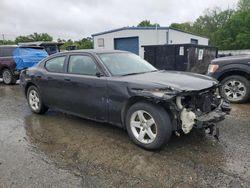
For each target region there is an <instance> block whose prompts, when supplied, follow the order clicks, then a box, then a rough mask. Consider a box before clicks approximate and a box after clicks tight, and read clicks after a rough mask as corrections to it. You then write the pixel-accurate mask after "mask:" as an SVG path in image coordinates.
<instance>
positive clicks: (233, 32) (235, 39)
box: [214, 11, 250, 50]
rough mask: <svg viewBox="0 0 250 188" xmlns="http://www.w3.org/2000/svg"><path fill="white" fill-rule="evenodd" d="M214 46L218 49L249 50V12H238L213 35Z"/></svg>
mask: <svg viewBox="0 0 250 188" xmlns="http://www.w3.org/2000/svg"><path fill="white" fill-rule="evenodd" d="M214 39H215V44H216V46H218V47H219V48H220V49H223V50H228V49H249V48H250V11H240V12H237V13H235V14H234V16H233V17H232V18H231V19H230V20H229V21H228V22H227V23H226V24H225V25H224V26H223V27H222V28H221V29H220V30H218V31H217V32H216V33H215V34H214Z"/></svg>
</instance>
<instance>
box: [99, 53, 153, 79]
mask: <svg viewBox="0 0 250 188" xmlns="http://www.w3.org/2000/svg"><path fill="white" fill-rule="evenodd" d="M99 57H100V59H101V60H102V62H103V63H104V65H105V66H106V67H107V69H108V70H109V71H110V73H111V74H112V75H113V76H125V75H129V74H140V73H146V72H152V71H156V70H157V69H156V68H155V67H153V66H152V65H151V64H149V63H148V62H147V61H145V60H143V59H142V58H140V57H139V56H137V55H135V54H132V53H103V54H99Z"/></svg>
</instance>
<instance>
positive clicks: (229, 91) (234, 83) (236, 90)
mask: <svg viewBox="0 0 250 188" xmlns="http://www.w3.org/2000/svg"><path fill="white" fill-rule="evenodd" d="M222 89H223V92H224V94H225V96H226V97H227V99H228V100H230V101H240V100H242V99H243V98H244V97H245V95H246V90H247V88H246V86H245V85H244V83H242V82H240V81H239V80H228V81H227V82H226V83H225V84H224V85H223V86H222Z"/></svg>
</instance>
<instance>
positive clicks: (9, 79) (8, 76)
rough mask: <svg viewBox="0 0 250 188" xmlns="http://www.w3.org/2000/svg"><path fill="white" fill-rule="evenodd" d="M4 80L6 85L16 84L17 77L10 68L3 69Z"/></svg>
mask: <svg viewBox="0 0 250 188" xmlns="http://www.w3.org/2000/svg"><path fill="white" fill-rule="evenodd" d="M2 77H3V82H4V83H5V84H6V85H11V84H16V77H15V75H13V73H12V72H11V71H10V70H9V69H4V70H3V71H2Z"/></svg>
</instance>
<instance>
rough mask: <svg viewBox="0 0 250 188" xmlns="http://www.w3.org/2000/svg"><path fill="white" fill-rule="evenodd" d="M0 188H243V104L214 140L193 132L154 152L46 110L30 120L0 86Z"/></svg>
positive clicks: (21, 102)
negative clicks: (43, 113)
mask: <svg viewBox="0 0 250 188" xmlns="http://www.w3.org/2000/svg"><path fill="white" fill-rule="evenodd" d="M0 99H1V102H0V187H1V188H2V187H3V188H5V187H18V188H20V187H21V188H22V187H25V188H27V187H36V188H37V187H237V188H238V187H250V139H249V138H250V105H249V104H244V105H232V107H233V109H232V113H231V115H230V116H227V118H226V120H225V121H223V122H221V123H220V125H219V126H220V140H219V141H217V140H215V139H214V138H213V137H211V136H208V135H205V134H204V133H202V132H199V131H197V130H194V131H192V132H191V133H190V134H188V135H183V136H181V137H176V136H173V137H172V139H171V140H170V142H169V143H168V144H166V146H165V147H164V148H163V149H162V150H160V151H154V152H150V151H146V150H143V149H141V148H139V147H137V146H136V145H134V144H133V143H132V142H131V141H130V140H129V138H128V136H127V134H126V132H125V131H124V130H121V129H119V128H116V127H113V126H111V125H108V124H100V123H95V122H92V121H87V120H84V119H81V118H77V117H74V116H71V115H67V114H63V113H60V112H57V111H53V110H50V111H49V112H48V113H46V114H45V115H35V114H32V113H31V111H30V110H29V108H28V105H27V102H26V100H25V98H24V96H23V94H22V92H21V89H20V87H19V85H15V86H5V85H3V84H2V83H0Z"/></svg>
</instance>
